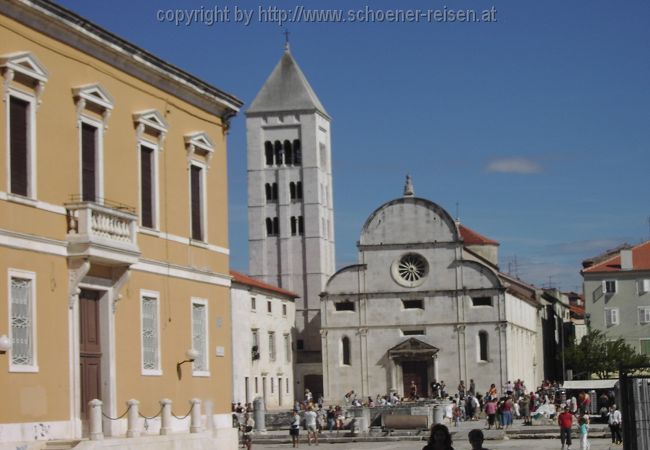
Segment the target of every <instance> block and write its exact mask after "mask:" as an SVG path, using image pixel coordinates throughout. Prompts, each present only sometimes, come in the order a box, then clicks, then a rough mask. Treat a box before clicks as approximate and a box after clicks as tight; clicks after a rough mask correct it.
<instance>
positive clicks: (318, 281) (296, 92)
mask: <svg viewBox="0 0 650 450" xmlns="http://www.w3.org/2000/svg"><path fill="white" fill-rule="evenodd" d="M246 136H247V157H248V163H247V166H248V244H249V272H250V274H251V276H253V277H255V278H257V279H259V280H261V281H264V282H266V283H270V284H274V285H276V286H279V287H281V288H283V289H287V290H289V291H292V292H295V293H297V294H299V295H300V298H298V299H296V333H295V334H294V336H293V348H294V349H295V352H294V355H295V358H296V359H295V361H294V362H295V367H296V373H295V375H294V383H295V385H296V391H295V392H296V393H297V394H296V395H297V396H298V397H300V396H301V395H302V392H303V390H304V389H307V388H308V389H310V390H311V392H313V393H314V395H318V394H319V393H323V387H322V361H321V336H320V324H321V318H320V297H319V294H320V293H321V292H322V291H323V290H324V287H325V283H326V282H327V280H328V279H329V277H330V276H331V275H332V274H333V273H334V267H335V254H334V209H333V204H332V163H331V135H330V117H329V115H328V114H327V112H326V111H325V108H324V107H323V105H322V104H321V102H320V100H319V99H318V97H317V96H316V93H315V92H314V90H313V89H312V88H311V86H310V85H309V82H308V81H307V79H306V78H305V75H304V74H303V73H302V71H301V70H300V67H298V64H297V63H296V61H295V59H294V58H293V55H292V54H291V52H290V50H289V45H288V43H287V44H286V46H285V51H284V53H283V55H282V57H281V58H280V61H279V62H278V64H277V65H276V66H275V68H274V69H273V71H272V72H271V75H270V76H269V77H268V79H267V80H266V82H265V83H264V85H263V86H262V88H261V90H260V91H259V92H258V94H257V96H256V97H255V100H254V101H253V103H252V104H251V106H250V108H249V109H248V111H247V112H246ZM298 383H300V384H298Z"/></svg>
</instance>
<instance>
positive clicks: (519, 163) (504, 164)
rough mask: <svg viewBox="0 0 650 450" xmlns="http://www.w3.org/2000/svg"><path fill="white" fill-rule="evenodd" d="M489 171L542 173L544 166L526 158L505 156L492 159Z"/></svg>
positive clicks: (488, 167)
mask: <svg viewBox="0 0 650 450" xmlns="http://www.w3.org/2000/svg"><path fill="white" fill-rule="evenodd" d="M487 171H488V172H497V173H518V174H531V173H540V172H541V171H542V166H541V165H540V164H538V163H536V162H535V161H531V160H530V159H525V158H503V159H496V160H494V161H492V162H491V163H490V164H488V166H487Z"/></svg>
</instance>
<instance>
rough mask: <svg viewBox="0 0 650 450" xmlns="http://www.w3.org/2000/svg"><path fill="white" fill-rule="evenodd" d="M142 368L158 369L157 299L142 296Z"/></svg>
mask: <svg viewBox="0 0 650 450" xmlns="http://www.w3.org/2000/svg"><path fill="white" fill-rule="evenodd" d="M142 368H143V369H145V370H159V369H160V361H159V355H158V299H157V298H155V297H143V298H142Z"/></svg>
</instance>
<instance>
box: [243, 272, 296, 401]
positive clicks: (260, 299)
mask: <svg viewBox="0 0 650 450" xmlns="http://www.w3.org/2000/svg"><path fill="white" fill-rule="evenodd" d="M230 292H231V294H230V295H231V303H232V332H233V337H232V342H233V351H232V354H233V387H232V389H233V390H232V397H233V401H234V402H235V403H237V402H242V403H244V402H246V401H249V402H252V401H253V399H254V398H255V397H263V398H265V401H266V407H267V409H276V408H289V407H291V406H292V405H293V401H294V373H293V363H294V361H295V355H294V354H293V352H292V351H291V352H289V354H287V349H286V347H285V342H284V336H285V335H288V336H289V340H290V349H293V348H295V344H294V342H293V335H292V334H293V327H294V323H295V304H294V302H293V300H291V299H287V298H285V297H281V296H279V295H272V294H271V293H270V292H268V291H260V290H255V289H251V288H250V287H249V286H244V285H240V284H239V283H233V286H232V288H231V291H230ZM251 297H254V298H255V303H256V308H255V310H253V309H252V308H251ZM268 301H270V302H271V305H272V312H271V313H270V314H269V313H268V312H267V302H268ZM282 305H286V307H287V314H286V315H283V314H282ZM253 329H257V335H258V339H259V345H258V347H259V349H258V350H259V354H260V359H258V360H256V361H253V359H252V353H251V348H252V347H253V341H252V339H253V334H252V330H253ZM270 331H273V332H275V360H271V358H270V353H269V332H270ZM247 378H248V392H247V391H246V379H247ZM255 379H257V391H256V390H255ZM287 380H289V381H288V384H287ZM280 383H281V384H282V386H281V389H280V386H279V384H280ZM271 387H273V392H271ZM265 391H266V395H264V392H265Z"/></svg>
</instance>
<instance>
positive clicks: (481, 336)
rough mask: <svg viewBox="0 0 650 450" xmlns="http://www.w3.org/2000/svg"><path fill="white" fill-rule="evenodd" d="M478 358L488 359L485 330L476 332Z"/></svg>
mask: <svg viewBox="0 0 650 450" xmlns="http://www.w3.org/2000/svg"><path fill="white" fill-rule="evenodd" d="M478 359H479V361H487V360H488V334H487V331H479V332H478Z"/></svg>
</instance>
